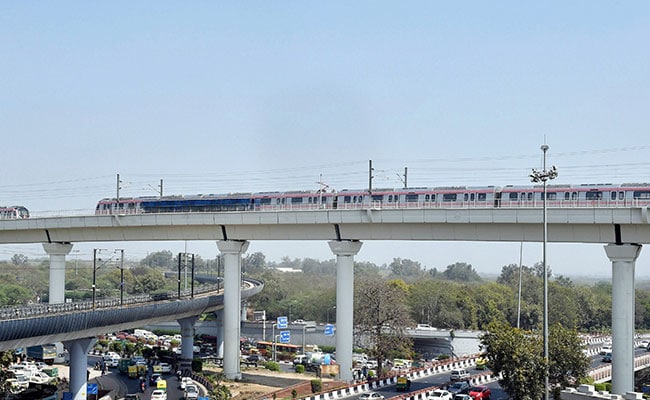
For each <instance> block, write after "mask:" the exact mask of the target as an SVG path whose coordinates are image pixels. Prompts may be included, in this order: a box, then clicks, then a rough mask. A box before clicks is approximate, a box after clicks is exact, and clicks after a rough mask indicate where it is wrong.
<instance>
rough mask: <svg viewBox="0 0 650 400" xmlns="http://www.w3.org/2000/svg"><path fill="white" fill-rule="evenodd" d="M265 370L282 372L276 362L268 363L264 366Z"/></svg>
mask: <svg viewBox="0 0 650 400" xmlns="http://www.w3.org/2000/svg"><path fill="white" fill-rule="evenodd" d="M264 368H266V369H268V370H269V371H280V364H279V363H278V362H276V361H268V362H266V364H264Z"/></svg>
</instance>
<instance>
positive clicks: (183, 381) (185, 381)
mask: <svg viewBox="0 0 650 400" xmlns="http://www.w3.org/2000/svg"><path fill="white" fill-rule="evenodd" d="M193 384H194V381H193V380H192V378H190V377H189V376H184V377H182V378H181V389H182V390H185V387H187V385H193Z"/></svg>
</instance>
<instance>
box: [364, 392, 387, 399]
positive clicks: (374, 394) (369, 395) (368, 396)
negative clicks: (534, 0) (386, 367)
mask: <svg viewBox="0 0 650 400" xmlns="http://www.w3.org/2000/svg"><path fill="white" fill-rule="evenodd" d="M383 398H384V396H383V395H382V394H379V393H377V392H365V393H363V394H361V396H359V399H360V400H382V399H383Z"/></svg>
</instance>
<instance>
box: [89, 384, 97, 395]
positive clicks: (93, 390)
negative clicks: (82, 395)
mask: <svg viewBox="0 0 650 400" xmlns="http://www.w3.org/2000/svg"><path fill="white" fill-rule="evenodd" d="M86 393H87V394H98V393H99V390H98V388H97V384H96V383H89V384H88V388H87V389H86Z"/></svg>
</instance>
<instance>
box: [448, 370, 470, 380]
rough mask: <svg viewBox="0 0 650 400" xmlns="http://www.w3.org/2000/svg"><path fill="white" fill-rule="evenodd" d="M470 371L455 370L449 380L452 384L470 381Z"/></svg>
mask: <svg viewBox="0 0 650 400" xmlns="http://www.w3.org/2000/svg"><path fill="white" fill-rule="evenodd" d="M469 376H470V375H469V371H468V370H466V369H455V370H452V371H451V375H450V376H449V380H450V381H452V382H458V381H466V380H468V379H469Z"/></svg>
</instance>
